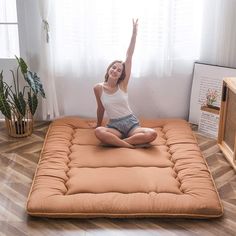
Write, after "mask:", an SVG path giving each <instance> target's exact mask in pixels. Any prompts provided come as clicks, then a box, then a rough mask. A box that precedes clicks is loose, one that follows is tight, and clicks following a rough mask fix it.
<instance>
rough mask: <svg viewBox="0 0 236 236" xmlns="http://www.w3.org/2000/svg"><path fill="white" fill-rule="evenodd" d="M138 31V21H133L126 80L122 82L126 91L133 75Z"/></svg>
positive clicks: (126, 64)
mask: <svg viewBox="0 0 236 236" xmlns="http://www.w3.org/2000/svg"><path fill="white" fill-rule="evenodd" d="M137 30H138V19H136V20H134V19H133V32H132V37H131V40H130V44H129V47H128V50H127V53H126V60H125V74H126V76H125V79H124V80H123V81H122V85H123V86H124V88H125V89H126V88H127V86H128V82H129V78H130V74H131V66H132V57H133V53H134V48H135V43H136V36H137Z"/></svg>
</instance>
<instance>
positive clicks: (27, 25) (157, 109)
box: [0, 0, 193, 119]
mask: <svg viewBox="0 0 236 236" xmlns="http://www.w3.org/2000/svg"><path fill="white" fill-rule="evenodd" d="M17 6H18V19H19V37H20V51H21V56H23V57H24V58H25V59H26V61H27V62H28V64H29V65H30V67H31V69H32V70H34V71H37V68H38V65H39V63H40V62H39V61H38V52H39V51H40V41H39V39H40V28H39V27H40V17H39V11H38V6H37V1H32V0H17ZM26 35H28V36H27V37H25V36H26ZM27 38H28V40H27ZM12 64H14V61H13V62H12V60H4V61H2V60H0V69H1V68H2V69H3V70H4V71H7V70H8V69H9V68H11V67H12ZM192 67H193V65H192V64H190V65H189V70H188V71H189V73H188V74H186V73H184V71H183V70H182V71H181V68H178V66H176V65H174V72H175V73H174V75H173V76H171V77H165V78H157V79H156V81H155V82H151V80H150V78H151V77H152V75H149V77H147V78H132V79H131V81H130V85H129V99H130V105H131V108H132V110H133V111H134V113H135V114H136V115H138V116H140V117H147V118H157V117H179V118H185V119H187V118H188V110H189V100H190V91H191V83H192V74H191V72H192ZM39 76H40V75H39ZM88 77H89V76H88ZM102 80H103V76H102V77H101V79H100V80H99V81H102ZM91 81H92V80H88V81H83V80H82V79H81V78H75V80H74V83H73V84H72V83H71V84H67V82H66V80H65V78H58V81H57V84H56V86H58V88H60V87H62V88H65V89H64V94H58V98H59V103H63V104H64V106H63V107H64V108H63V110H61V112H62V115H81V116H87V117H95V116H96V100H95V98H94V94H93V90H92V87H93V84H92V83H91ZM38 114H40V107H39V109H38ZM38 117H40V116H39V115H38Z"/></svg>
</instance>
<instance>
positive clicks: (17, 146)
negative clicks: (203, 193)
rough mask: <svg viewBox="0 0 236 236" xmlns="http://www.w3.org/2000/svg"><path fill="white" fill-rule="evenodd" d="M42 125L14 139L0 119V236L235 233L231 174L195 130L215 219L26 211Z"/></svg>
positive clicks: (235, 181)
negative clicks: (217, 202)
mask: <svg viewBox="0 0 236 236" xmlns="http://www.w3.org/2000/svg"><path fill="white" fill-rule="evenodd" d="M47 128H48V123H47V122H37V123H36V124H35V131H34V134H33V135H32V136H31V137H27V138H21V139H16V138H10V137H8V135H7V134H6V131H5V126H4V123H3V122H0V183H1V185H0V236H1V235H14V236H17V235H33V236H37V235H46V236H51V235H55V236H60V235H101V236H106V235H112V236H113V235H118V236H120V235H121V236H122V235H127V236H129V235H130V236H131V235H132V236H139V235H144V236H145V235H164V236H165V235H173V236H174V235H180V236H182V235H183V236H185V235H202V236H204V235H212V236H213V235H214V236H216V235H219V236H222V235H236V175H235V172H234V170H233V169H232V168H231V167H230V165H229V164H228V162H227V161H226V160H225V159H224V157H223V155H222V154H221V152H220V150H219V148H218V146H217V144H216V141H215V140H213V139H209V138H206V137H203V136H201V135H200V134H198V133H197V132H196V136H197V139H198V141H199V145H200V148H201V150H202V151H203V154H204V157H205V158H206V160H207V163H208V164H209V167H210V170H211V172H212V175H213V178H214V180H215V183H216V186H217V188H218V190H219V193H220V197H221V199H222V202H223V205H224V209H225V213H224V216H223V217H222V218H220V219H213V220H191V219H158V218H143V219H106V218H100V219H89V220H86V219H83V220H81V219H47V218H34V217H30V216H28V215H27V214H26V212H25V204H26V200H27V196H28V192H29V189H30V186H31V182H32V178H33V175H34V172H35V168H36V165H37V162H38V158H39V154H40V151H41V148H42V144H43V140H44V136H45V134H46V131H47ZM193 129H194V127H193ZM195 129H196V127H195ZM210 200H211V199H209V201H210Z"/></svg>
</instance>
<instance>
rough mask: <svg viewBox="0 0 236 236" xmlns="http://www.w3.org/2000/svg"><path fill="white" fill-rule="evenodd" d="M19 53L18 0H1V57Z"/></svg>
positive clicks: (11, 56)
mask: <svg viewBox="0 0 236 236" xmlns="http://www.w3.org/2000/svg"><path fill="white" fill-rule="evenodd" d="M15 55H19V36H18V22H17V11H16V0H0V58H14V57H15Z"/></svg>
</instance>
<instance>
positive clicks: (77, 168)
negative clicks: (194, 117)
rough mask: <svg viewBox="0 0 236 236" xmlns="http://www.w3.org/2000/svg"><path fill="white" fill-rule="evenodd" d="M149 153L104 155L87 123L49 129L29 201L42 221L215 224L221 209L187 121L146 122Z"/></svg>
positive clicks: (111, 150) (70, 120) (109, 150)
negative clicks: (152, 136)
mask: <svg viewBox="0 0 236 236" xmlns="http://www.w3.org/2000/svg"><path fill="white" fill-rule="evenodd" d="M141 125H142V126H145V127H151V128H154V129H155V130H156V131H157V133H158V137H157V139H156V140H155V141H154V142H153V143H152V144H153V145H152V146H151V147H149V148H137V149H128V148H115V147H103V146H102V145H101V144H100V142H99V141H98V140H97V139H96V137H95V135H94V129H93V128H91V120H86V119H80V118H78V117H67V118H62V119H58V120H56V121H54V122H52V124H51V125H50V127H49V130H48V133H47V136H46V139H45V142H44V146H43V149H42V152H41V157H40V160H39V163H38V167H37V170H36V173H35V177H34V180H33V183H32V187H31V190H30V193H29V197H28V201H27V212H28V214H30V215H33V216H46V217H61V218H62V217H63V218H65V217H78V218H82V217H184V218H186V217H187V218H214V217H219V216H221V215H222V214H223V208H222V205H221V202H220V199H219V195H218V192H217V190H216V187H215V184H214V182H213V179H212V176H211V173H210V172H209V169H208V167H207V164H206V162H205V160H204V158H203V156H202V154H201V152H200V149H199V147H198V144H197V141H196V139H195V137H194V134H193V132H192V130H191V128H190V127H189V124H188V123H187V122H186V121H184V120H174V119H165V120H143V121H141Z"/></svg>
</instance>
